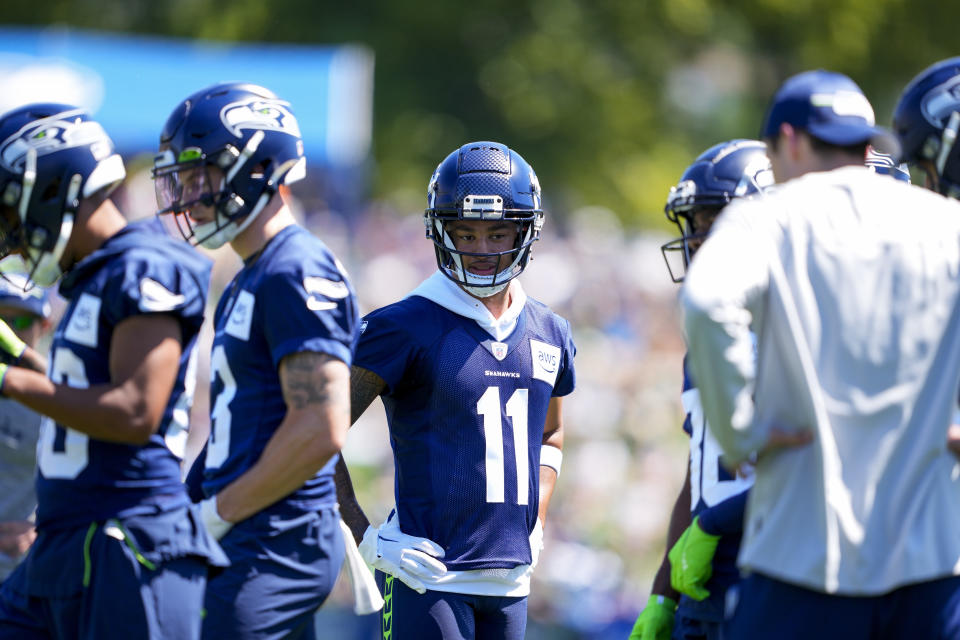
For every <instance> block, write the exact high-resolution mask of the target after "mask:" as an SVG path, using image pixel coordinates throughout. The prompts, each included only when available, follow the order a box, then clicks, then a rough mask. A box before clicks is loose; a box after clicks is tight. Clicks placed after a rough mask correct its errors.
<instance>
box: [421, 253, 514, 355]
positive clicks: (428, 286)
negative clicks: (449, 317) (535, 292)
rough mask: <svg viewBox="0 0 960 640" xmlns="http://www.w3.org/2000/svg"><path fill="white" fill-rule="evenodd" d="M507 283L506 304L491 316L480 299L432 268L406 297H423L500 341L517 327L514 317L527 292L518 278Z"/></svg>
mask: <svg viewBox="0 0 960 640" xmlns="http://www.w3.org/2000/svg"><path fill="white" fill-rule="evenodd" d="M507 286H508V291H509V292H510V298H511V301H510V306H509V307H508V308H507V310H506V311H504V313H503V315H501V316H500V317H499V318H494V317H493V314H492V313H490V310H489V309H487V308H486V307H485V306H484V304H483V303H482V302H480V301H479V300H477V299H476V298H474V297H473V296H471V295H470V294H469V293H467V292H466V291H464V290H463V289H461V288H460V286H459V285H457V284H456V283H455V282H454V281H453V280H451V279H450V278H448V277H446V276H445V275H443V274H442V273H440V271H439V270H438V271H434V272H433V275H431V276H430V277H429V278H427V279H426V280H424V281H423V282H422V283H420V286H418V287H417V288H416V289H414V290H413V291H411V292H410V293H409V295H408V296H407V297H408V298H409V297H410V296H420V297H421V298H426V299H427V300H430V301H431V302H435V303H436V304H438V305H440V306H441V307H443V308H444V309H447V310H449V311H452V312H453V313H455V314H457V315H458V316H463V317H464V318H469V319H471V320H474V321H476V323H477V324H478V325H480V328H482V329H483V330H484V331H486V332H487V333H489V334H490V335H491V336H493V338H494V339H495V340H497V341H499V342H502V341H503V340H505V339H506V338H507V337H508V336H509V335H510V334H511V333H513V330H514V329H515V328H516V327H517V319H518V318H519V317H520V312H521V311H523V307H524V305H525V304H526V303H527V294H526V293H525V292H524V290H523V287H521V286H520V282H519V281H518V280H516V279H514V280H511V281H510V284H509V285H507Z"/></svg>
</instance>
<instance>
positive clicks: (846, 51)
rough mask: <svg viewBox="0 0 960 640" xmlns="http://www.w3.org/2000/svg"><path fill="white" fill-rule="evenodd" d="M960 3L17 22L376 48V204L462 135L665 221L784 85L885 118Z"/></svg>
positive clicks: (155, 12)
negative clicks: (717, 149) (792, 81)
mask: <svg viewBox="0 0 960 640" xmlns="http://www.w3.org/2000/svg"><path fill="white" fill-rule="evenodd" d="M958 19H960V4H955V3H944V2H937V3H934V2H932V1H931V0H920V1H911V2H907V1H906V0H739V1H734V0H717V1H712V2H711V1H709V0H522V1H519V2H518V1H517V0H511V1H507V0H486V2H483V3H477V2H471V3H467V2H454V1H451V0H419V1H417V2H396V1H395V0H366V1H362V0H361V1H360V2H355V3H345V2H341V3H332V2H316V1H308V0H271V1H270V2H263V0H233V1H232V2H229V3H225V2H217V1H214V0H168V1H165V2H155V1H149V2H148V1H144V0H34V1H33V2H30V3H14V4H11V5H10V6H8V7H6V8H5V12H4V21H5V22H6V23H7V24H20V25H43V24H66V25H70V26H73V27H79V28H91V29H103V30H114V31H127V32H135V33H145V34H146V33H150V34H162V35H170V36H177V37H184V38H204V39H210V40H240V41H256V42H285V43H310V44H333V43H343V42H358V43H362V44H365V45H367V46H369V47H370V48H372V49H373V51H374V52H375V54H376V72H375V73H376V82H375V96H374V100H375V124H374V165H373V166H374V170H375V174H374V177H373V190H374V192H373V193H372V194H371V195H372V196H373V197H378V198H386V199H389V200H392V201H394V202H395V203H396V204H397V206H399V207H401V208H402V209H403V210H412V209H417V208H420V207H421V206H422V201H423V194H424V192H425V189H426V184H425V178H426V176H428V175H429V173H430V171H432V169H433V167H434V166H435V165H436V163H437V162H438V161H439V160H440V159H441V158H442V157H443V156H444V155H445V154H446V153H448V152H449V151H451V150H453V149H454V148H455V147H456V146H458V145H459V144H461V143H463V142H465V141H468V140H475V139H495V140H501V141H504V142H507V143H509V144H510V145H511V146H514V147H515V148H517V149H518V150H519V151H520V152H521V153H523V155H524V157H526V158H527V159H528V160H530V162H531V163H532V164H533V166H535V167H536V168H537V172H538V174H539V176H540V179H541V182H542V183H543V184H544V188H545V190H546V192H547V194H548V195H549V196H550V198H551V200H550V201H548V206H549V207H550V208H551V209H552V210H553V211H554V212H557V213H561V214H562V213H563V212H565V211H569V210H571V209H573V208H575V207H578V206H582V205H588V204H589V205H601V206H605V207H608V208H610V209H612V210H613V211H615V212H616V213H617V215H618V216H619V217H620V218H621V219H623V220H624V221H626V222H628V223H629V224H631V225H633V226H642V227H651V226H661V225H663V224H664V221H663V216H662V205H663V201H664V198H665V195H666V192H667V190H668V189H669V187H670V186H671V185H672V184H673V182H674V181H675V180H676V178H677V176H678V175H679V174H680V172H681V171H682V170H683V168H684V167H685V166H686V165H687V164H688V163H689V161H690V160H691V159H692V157H693V156H694V155H695V154H697V153H699V152H700V151H701V150H703V149H704V148H706V147H708V146H710V145H712V144H714V143H715V142H718V141H721V140H724V139H729V138H733V137H753V136H756V135H757V133H758V130H759V126H760V121H761V119H762V116H763V110H764V108H765V106H766V102H767V100H768V98H769V96H770V94H771V93H772V91H774V90H775V88H776V86H777V85H778V84H779V83H780V82H781V81H782V80H783V79H784V78H785V77H786V76H788V75H790V74H793V73H796V72H798V71H801V70H804V69H809V68H815V67H824V68H830V69H834V70H837V71H841V72H844V73H846V74H848V75H850V76H851V77H853V78H854V79H855V80H857V82H858V83H860V85H861V86H862V87H863V89H864V91H865V92H866V93H867V95H868V96H869V97H870V98H871V99H872V101H873V103H874V106H875V108H876V110H877V116H878V120H879V121H880V122H881V123H887V122H889V117H890V111H891V109H892V105H893V103H894V102H895V100H896V97H897V95H898V94H899V92H900V90H901V89H902V87H903V85H904V84H905V83H906V81H908V80H909V78H911V77H912V76H913V75H914V74H915V73H917V72H918V71H919V70H920V69H922V68H924V67H925V66H927V65H928V64H930V63H932V62H934V61H935V60H938V59H941V58H944V57H947V56H950V55H955V54H956V53H957V50H956V49H953V48H951V47H954V46H955V45H954V44H953V43H954V42H955V33H954V31H955V29H954V26H953V25H955V24H957V22H958Z"/></svg>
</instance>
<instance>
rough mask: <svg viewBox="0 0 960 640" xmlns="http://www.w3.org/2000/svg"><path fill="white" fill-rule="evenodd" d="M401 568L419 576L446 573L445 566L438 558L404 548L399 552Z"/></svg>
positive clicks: (428, 576)
mask: <svg viewBox="0 0 960 640" xmlns="http://www.w3.org/2000/svg"><path fill="white" fill-rule="evenodd" d="M400 563H401V564H402V565H403V569H405V570H406V571H409V572H410V573H412V574H413V575H415V576H419V577H421V578H440V577H442V576H443V575H445V574H446V573H447V567H446V565H444V564H443V563H442V562H440V561H439V560H437V559H435V558H432V557H430V556H428V555H426V554H424V553H420V552H419V551H413V550H409V549H406V550H404V551H402V552H401V553H400Z"/></svg>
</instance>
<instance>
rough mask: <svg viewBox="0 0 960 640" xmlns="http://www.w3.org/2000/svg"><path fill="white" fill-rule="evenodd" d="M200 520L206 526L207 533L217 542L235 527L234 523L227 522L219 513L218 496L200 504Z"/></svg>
mask: <svg viewBox="0 0 960 640" xmlns="http://www.w3.org/2000/svg"><path fill="white" fill-rule="evenodd" d="M200 518H201V519H202V520H203V524H204V525H206V527H207V531H209V532H210V535H212V536H213V537H214V538H215V539H216V540H219V539H220V538H222V537H223V536H225V535H227V531H230V529H231V527H233V523H232V522H227V521H226V520H224V519H223V518H221V517H220V513H219V512H218V511H217V496H215V495H214V496H211V497H209V498H207V499H206V500H204V501H203V502H201V503H200Z"/></svg>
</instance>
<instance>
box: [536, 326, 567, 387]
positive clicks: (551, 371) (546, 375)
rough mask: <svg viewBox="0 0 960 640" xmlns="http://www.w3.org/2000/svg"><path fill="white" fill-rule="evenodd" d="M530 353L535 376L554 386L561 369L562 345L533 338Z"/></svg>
mask: <svg viewBox="0 0 960 640" xmlns="http://www.w3.org/2000/svg"><path fill="white" fill-rule="evenodd" d="M530 355H531V358H532V360H533V377H534V378H535V379H536V380H543V381H544V382H546V383H547V384H549V385H550V386H551V387H552V386H554V384H556V382H557V372H558V371H559V370H560V347H555V346H553V345H552V344H547V343H546V342H540V341H539V340H534V339H533V338H531V339H530Z"/></svg>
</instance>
